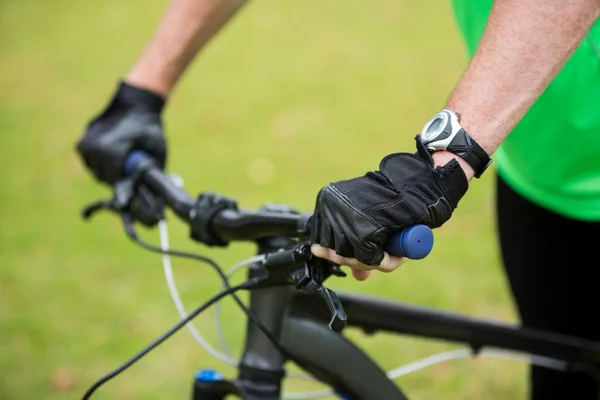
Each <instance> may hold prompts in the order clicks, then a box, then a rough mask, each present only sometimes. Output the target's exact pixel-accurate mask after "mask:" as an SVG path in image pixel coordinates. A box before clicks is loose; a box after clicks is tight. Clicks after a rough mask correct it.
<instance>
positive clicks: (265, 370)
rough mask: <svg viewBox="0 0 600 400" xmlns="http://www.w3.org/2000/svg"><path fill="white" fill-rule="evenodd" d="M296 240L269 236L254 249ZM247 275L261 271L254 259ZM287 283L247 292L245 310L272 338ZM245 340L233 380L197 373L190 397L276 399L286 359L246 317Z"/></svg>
mask: <svg viewBox="0 0 600 400" xmlns="http://www.w3.org/2000/svg"><path fill="white" fill-rule="evenodd" d="M295 244H296V241H295V240H293V239H290V238H287V237H273V238H268V239H265V240H262V241H260V242H259V243H258V253H259V254H268V253H273V252H276V251H279V250H282V249H285V250H287V249H291V248H293V247H294V245H295ZM248 274H249V278H253V277H256V276H262V275H264V274H265V270H264V267H263V266H262V264H260V263H258V264H255V265H252V266H251V267H250V269H249V273H248ZM294 290H295V289H294V288H293V287H292V286H290V285H286V286H274V287H267V288H263V289H257V290H252V291H251V292H250V307H249V310H250V312H251V313H253V314H254V316H255V317H256V318H257V319H258V320H259V321H261V322H262V324H263V325H264V326H265V328H267V330H268V331H269V332H271V333H272V334H273V336H274V337H275V338H277V339H278V338H279V335H280V331H281V324H282V321H283V319H284V314H285V312H286V311H287V308H288V306H289V304H290V303H291V300H292V297H293V295H294ZM246 332H247V334H246V344H245V347H244V354H243V356H242V360H241V362H240V365H239V374H238V377H237V379H235V380H225V379H223V378H222V377H220V376H219V375H218V374H215V373H212V374H211V373H210V372H209V373H206V371H205V373H200V374H198V375H197V376H196V379H195V380H194V387H193V400H224V399H225V398H226V397H227V396H228V395H231V394H232V395H237V396H238V397H240V398H242V399H244V400H256V399H260V400H279V399H280V398H281V381H282V379H283V378H284V376H285V370H284V369H283V365H284V364H285V362H286V361H287V360H286V359H285V357H284V355H283V354H281V352H280V351H279V349H277V347H275V345H273V343H272V342H271V340H269V338H267V337H266V336H265V334H264V333H263V332H262V331H261V330H260V329H259V328H258V327H257V326H256V325H254V324H253V323H252V321H250V319H248V321H247V328H246Z"/></svg>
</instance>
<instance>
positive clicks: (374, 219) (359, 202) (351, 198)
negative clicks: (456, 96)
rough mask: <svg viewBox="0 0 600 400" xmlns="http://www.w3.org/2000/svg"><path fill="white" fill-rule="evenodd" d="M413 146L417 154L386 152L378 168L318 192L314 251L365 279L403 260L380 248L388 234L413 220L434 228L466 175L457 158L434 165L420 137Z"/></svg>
mask: <svg viewBox="0 0 600 400" xmlns="http://www.w3.org/2000/svg"><path fill="white" fill-rule="evenodd" d="M417 146H418V147H419V151H418V154H409V153H396V154H391V155H389V156H387V157H385V158H384V159H383V160H382V161H381V164H380V166H379V168H380V170H379V171H375V172H369V173H367V174H366V175H365V176H362V177H359V178H354V179H350V180H345V181H340V182H335V183H330V184H329V185H327V186H326V187H324V188H323V189H322V190H321V191H320V192H319V195H318V196H317V204H316V207H315V214H314V216H313V218H312V223H311V224H312V226H311V231H312V234H313V237H312V240H313V242H314V243H316V244H317V245H313V248H312V251H313V254H315V255H316V256H318V257H323V258H327V259H329V260H331V261H333V262H336V263H338V264H343V265H349V266H350V267H352V268H353V270H354V271H353V274H354V276H355V278H357V279H360V280H362V279H366V278H367V277H368V271H369V270H372V269H377V270H380V271H384V272H390V271H393V270H394V269H396V268H397V267H398V266H399V265H400V264H402V262H403V261H404V258H401V257H393V256H390V255H389V254H387V253H385V252H384V251H383V246H384V244H385V243H386V242H387V240H388V239H389V238H390V237H391V235H392V234H394V233H395V232H397V231H400V230H402V229H404V228H407V227H409V226H412V225H415V224H425V225H428V226H429V227H431V228H437V227H439V226H441V225H442V224H444V223H445V222H446V221H447V220H448V219H449V218H450V217H451V216H452V212H453V211H454V209H455V208H456V206H457V205H458V202H459V200H460V199H461V198H462V197H463V195H464V194H465V193H466V191H467V188H468V180H467V176H466V175H465V173H464V172H463V169H462V168H461V166H460V164H459V163H458V161H456V159H452V160H450V162H448V163H447V164H446V165H444V166H438V167H437V168H434V163H433V159H432V158H431V156H430V155H429V153H428V152H427V151H426V150H425V149H424V148H422V146H420V142H419V141H417Z"/></svg>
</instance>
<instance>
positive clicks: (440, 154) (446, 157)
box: [431, 150, 475, 182]
mask: <svg viewBox="0 0 600 400" xmlns="http://www.w3.org/2000/svg"><path fill="white" fill-rule="evenodd" d="M431 157H432V158H433V166H434V167H439V166H442V165H446V164H448V163H449V162H450V161H451V160H452V159H455V160H456V161H458V164H459V165H460V166H461V168H462V170H463V172H464V173H465V176H466V177H467V180H468V181H469V182H470V181H471V179H473V177H474V176H475V171H474V170H473V167H471V166H470V165H469V163H467V162H466V161H465V160H464V159H462V158H461V157H459V156H457V155H456V154H453V153H451V152H449V151H445V150H440V151H436V152H435V153H433V154H432V156H431Z"/></svg>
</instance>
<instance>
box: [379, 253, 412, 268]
mask: <svg viewBox="0 0 600 400" xmlns="http://www.w3.org/2000/svg"><path fill="white" fill-rule="evenodd" d="M405 261H406V258H405V257H396V256H390V255H389V254H388V253H386V252H384V253H383V260H381V263H380V264H379V265H378V266H377V267H375V269H377V270H378V271H381V272H392V271H394V270H395V269H396V268H398V267H399V266H400V265H402V264H403V263H404V262H405Z"/></svg>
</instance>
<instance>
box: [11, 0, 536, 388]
mask: <svg viewBox="0 0 600 400" xmlns="http://www.w3.org/2000/svg"><path fill="white" fill-rule="evenodd" d="M343 4H344V6H343V7H341V3H340V2H339V1H337V0H321V1H316V0H309V1H303V2H291V1H288V2H284V1H271V2H268V1H263V2H253V3H250V4H249V5H248V6H246V7H245V8H244V9H242V11H241V12H240V14H239V15H238V16H236V18H235V19H234V21H233V22H232V23H231V24H229V25H228V26H227V27H226V28H225V30H224V31H223V32H221V33H220V34H219V35H218V37H217V38H216V39H215V40H214V41H213V42H212V43H211V44H210V45H209V46H208V47H207V48H206V49H205V51H204V52H203V53H202V55H201V56H200V59H199V60H198V62H196V63H195V64H194V65H193V67H192V68H191V69H190V70H189V72H188V73H187V74H186V75H185V77H184V78H183V80H182V82H181V84H180V85H179V87H178V88H177V90H176V92H175V94H174V96H173V97H172V99H171V100H170V102H169V106H168V108H167V111H166V115H165V119H166V128H167V131H168V134H169V141H170V142H169V144H170V157H171V158H170V161H169V170H170V171H176V172H178V173H179V174H181V175H182V176H183V177H184V179H185V181H186V186H187V187H188V188H189V189H190V190H191V191H201V190H204V189H209V190H212V191H215V192H219V193H223V194H226V195H229V196H233V197H235V198H237V199H238V200H239V202H240V204H242V205H243V206H245V207H257V206H260V205H261V204H263V203H265V202H267V201H275V202H282V203H287V204H290V205H292V206H294V207H297V208H299V209H302V210H310V209H311V207H312V206H313V204H314V196H315V194H316V192H317V191H318V189H319V188H320V187H322V186H323V185H324V184H325V183H327V182H328V181H333V180H337V179H342V178H348V177H353V176H357V175H360V174H363V173H364V172H365V171H367V170H370V169H375V168H377V165H378V162H379V160H380V159H381V158H382V157H383V156H385V155H386V154H388V153H390V152H394V151H406V150H410V151H412V149H413V138H414V135H415V133H416V132H418V131H419V130H420V128H421V127H422V124H423V122H424V121H425V120H426V119H428V118H429V116H430V115H431V114H432V113H433V112H435V111H437V110H438V109H439V108H440V107H441V106H442V105H443V103H444V100H445V98H446V97H447V95H448V94H449V92H450V90H451V89H452V86H453V84H454V83H455V82H456V80H457V79H458V78H459V76H460V74H461V72H462V71H463V69H464V67H465V66H466V63H467V58H466V52H465V50H464V48H463V45H462V43H461V41H460V38H459V36H458V33H457V30H456V27H455V25H454V21H453V19H452V16H451V15H452V14H451V12H450V3H449V2H448V1H441V0H440V1H437V0H436V1H427V2H421V1H416V0H379V1H376V2H367V1H364V0H363V1H358V0H348V1H345V2H344V3H343ZM165 6H166V2H165V1H158V0H147V1H144V2H142V1H130V2H123V1H118V0H105V1H102V2H90V1H86V2H76V1H67V0H54V1H52V2H40V1H33V0H20V1H15V0H5V1H3V2H2V4H1V5H0V37H2V40H1V41H0V53H1V54H2V57H1V58H0V72H1V73H0V88H1V91H2V96H1V97H0V132H1V133H0V182H1V183H2V184H1V185H0V188H1V189H0V209H1V210H2V211H1V212H0V303H1V304H2V307H0V339H1V340H2V342H3V344H4V345H3V346H2V348H1V349H0V399H11V400H12V399H35V398H44V399H48V400H54V399H64V398H77V397H78V396H81V394H82V393H83V392H84V390H85V389H86V388H87V387H88V385H90V384H91V383H92V382H93V381H94V380H95V379H97V378H98V377H99V376H101V375H103V374H104V373H106V372H107V371H109V370H111V369H112V368H114V367H115V366H117V365H118V364H120V363H121V362H122V361H124V360H125V359H126V358H128V357H129V356H130V355H132V354H133V353H134V352H136V351H138V349H140V348H141V347H142V346H144V345H145V344H146V343H148V342H149V341H150V340H152V339H153V338H155V337H156V336H157V335H158V334H160V333H162V332H163V331H164V330H165V329H166V328H167V327H168V326H169V325H171V324H173V323H174V322H175V321H176V320H177V314H176V313H175V310H174V307H173V305H172V304H171V300H170V298H169V296H168V293H167V288H166V285H165V283H164V278H163V274H162V271H161V266H160V259H159V258H158V257H157V256H156V255H153V254H149V253H146V252H144V251H142V250H140V249H139V248H136V247H134V246H133V245H132V244H131V243H130V242H128V241H127V240H126V239H124V236H123V233H122V231H121V228H120V225H119V223H118V220H117V219H116V218H114V217H112V216H110V215H102V216H98V217H97V218H96V219H95V220H94V221H92V222H90V223H84V222H82V221H81V220H80V219H79V217H78V212H79V210H80V208H81V207H82V206H83V205H84V204H86V203H87V202H89V201H92V200H95V199H96V198H98V197H101V196H107V195H108V194H109V192H108V190H107V189H106V188H105V187H102V186H100V185H98V184H97V183H95V182H94V181H93V180H92V179H90V175H89V174H88V173H87V172H86V171H85V170H84V169H83V168H82V165H81V163H80V161H79V160H78V158H77V157H76V155H75V154H74V151H73V146H74V143H75V141H76V140H77V138H78V137H79V135H80V134H81V132H82V129H83V127H84V125H85V123H86V122H87V120H88V119H89V118H90V117H91V116H92V115H93V114H95V113H96V112H97V111H99V110H100V108H101V107H103V106H104V104H105V103H106V101H107V99H108V97H109V96H110V94H111V92H112V90H113V88H114V87H115V85H116V83H117V81H118V79H119V78H120V77H121V76H122V75H123V73H124V72H125V71H126V70H127V69H128V68H129V67H130V66H131V64H132V63H133V62H134V61H135V59H136V57H137V56H138V55H139V53H140V51H141V49H142V48H143V46H144V44H145V42H146V41H147V39H148V38H149V36H150V35H151V33H152V31H153V29H154V26H155V24H156V22H157V20H158V18H159V17H160V15H161V13H162V11H163V9H164V7H165ZM440 60H441V61H440ZM492 178H493V174H492V173H488V174H487V176H486V177H484V178H483V179H482V180H480V181H477V182H475V183H474V184H473V187H472V189H471V190H470V192H469V194H468V195H467V197H466V198H465V199H464V200H463V201H462V203H461V205H460V207H459V208H458V209H457V211H456V213H455V216H454V217H453V219H452V220H451V221H449V222H448V223H447V224H446V225H445V226H444V227H443V228H441V229H439V230H438V231H437V232H436V246H435V250H434V251H433V253H432V254H431V256H430V257H428V258H427V259H426V260H424V261H421V262H411V263H407V264H406V265H405V266H403V267H402V268H401V269H400V270H398V271H396V272H395V273H393V274H389V275H383V274H375V275H374V276H373V277H372V279H370V280H369V281H367V282H365V283H358V282H354V281H352V280H350V279H346V280H339V281H335V282H332V285H333V287H334V288H335V289H339V290H351V291H356V292H361V293H366V294H373V295H378V296H383V297H386V298H392V299H396V300H402V301H406V302H409V303H416V304H422V305H427V306H433V307H438V308H443V309H448V310H454V311H458V312H462V313H466V314H469V315H476V316H485V317H490V318H497V319H500V320H507V321H514V320H515V313H514V309H513V305H512V302H511V299H510V296H509V293H508V290H507V285H506V282H505V280H504V277H503V275H502V272H501V265H500V263H499V257H498V249H497V246H496V241H495V231H494V229H495V227H494V222H493V186H492V181H493V179H492ZM171 230H172V242H173V243H175V244H177V245H178V246H179V247H181V248H185V249H195V250H200V251H202V252H204V253H206V254H209V255H211V256H213V257H215V258H216V259H217V260H218V261H219V262H221V263H222V264H224V265H232V264H233V263H234V262H236V261H237V260H239V259H241V258H245V257H246V256H248V255H251V254H252V252H253V247H252V246H250V245H248V244H235V245H232V246H231V247H230V248H229V249H227V250H214V249H206V248H202V247H201V248H198V247H197V246H195V245H193V244H191V243H190V242H189V240H188V239H187V232H186V230H185V228H184V227H183V226H181V225H180V224H178V223H175V222H173V223H172V224H171ZM143 233H144V237H146V238H148V239H149V240H156V236H157V234H156V232H154V231H152V232H150V231H146V232H143ZM208 271H209V269H208V268H206V267H204V266H201V265H196V264H194V263H191V262H187V261H176V263H175V273H176V278H177V281H178V282H179V287H180V290H181V292H182V296H183V299H184V302H185V304H187V305H188V307H189V308H191V307H192V306H193V305H194V304H199V303H200V302H202V301H204V299H206V298H207V297H208V296H209V295H210V294H211V293H213V292H215V291H216V290H217V288H218V281H217V278H216V277H215V276H214V274H213V273H212V272H208ZM224 311H225V322H226V327H227V328H226V329H227V337H228V339H229V342H230V343H231V345H232V347H233V348H234V349H235V350H236V351H237V352H239V351H240V349H241V344H242V338H243V336H242V334H243V330H242V327H243V325H244V324H243V323H241V321H242V316H241V315H240V313H239V312H238V311H237V310H236V309H235V308H234V307H232V306H231V302H228V303H227V304H226V307H225V310H224ZM197 324H198V326H199V327H200V328H201V330H202V331H203V332H205V333H206V335H207V336H208V337H209V338H210V339H212V340H214V338H215V333H214V329H213V325H212V315H211V314H210V313H206V314H205V315H202V316H200V317H199V318H198V320H197ZM348 335H349V336H350V337H352V338H353V339H356V340H357V343H358V344H359V345H360V346H363V347H364V348H365V349H367V350H368V351H369V353H370V354H372V355H373V357H374V358H375V359H377V360H378V361H379V362H380V363H381V365H382V366H384V367H385V368H392V367H395V366H398V365H400V364H402V363H403V362H409V361H412V360H414V359H417V358H419V357H421V356H426V355H430V354H432V353H434V352H436V351H440V350H445V349H449V348H454V347H455V346H454V345H452V344H448V343H430V342H427V341H424V340H417V339H414V338H398V337H395V336H391V335H385V334H378V335H376V336H375V337H363V336H362V335H361V334H360V333H359V332H355V331H352V330H350V331H349V332H348ZM207 366H216V367H217V368H219V369H220V370H221V371H222V372H224V373H225V374H227V375H232V374H233V373H234V371H233V370H232V369H230V368H227V367H221V366H220V364H219V362H217V361H215V360H213V359H212V358H211V357H210V356H208V355H207V353H206V352H205V351H204V350H203V349H201V348H200V347H198V346H197V345H196V344H195V342H193V340H192V338H191V337H190V336H189V335H188V333H187V332H181V333H179V334H177V335H176V336H175V337H174V338H173V339H171V340H169V341H168V342H167V343H166V344H164V345H163V346H161V347H160V348H159V349H157V350H156V351H155V352H153V353H152V354H151V355H149V356H148V357H147V358H146V359H144V360H143V361H142V362H140V363H138V364H137V365H135V366H134V367H133V368H131V370H129V371H128V372H127V373H126V374H124V375H123V376H121V377H119V378H118V379H116V380H114V381H113V382H111V383H109V384H108V385H106V387H103V388H102V389H101V390H100V391H99V392H98V394H97V398H98V399H130V398H135V399H159V398H185V397H186V396H189V389H190V385H191V379H192V375H193V373H194V372H195V371H196V370H198V369H199V368H202V367H207ZM525 370H526V369H525V367H524V366H522V365H520V364H515V363H512V362H509V361H469V360H465V361H454V362H450V363H446V364H442V365H438V366H436V367H433V368H430V369H427V370H424V371H420V372H417V373H414V374H412V375H409V376H406V377H404V378H401V379H399V380H398V384H400V385H401V386H402V387H403V388H404V389H405V390H406V392H407V393H408V394H409V395H411V396H412V397H411V398H414V399H422V400H424V399H439V398H444V399H473V398H485V399H507V398H510V399H519V398H524V395H525V387H526V385H525ZM287 387H288V388H291V389H294V390H300V389H303V388H306V387H307V386H306V384H305V383H302V382H289V384H287ZM310 387H311V388H312V386H310Z"/></svg>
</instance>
